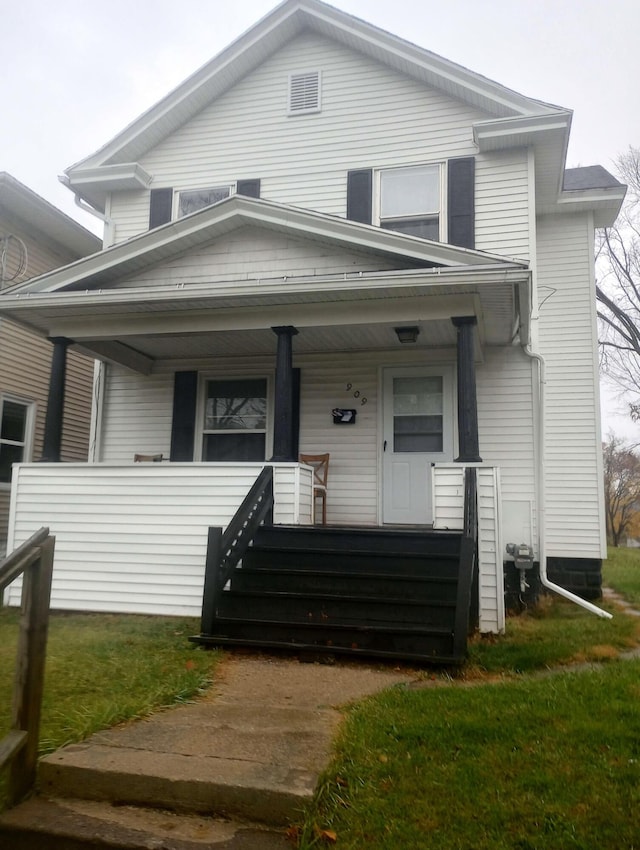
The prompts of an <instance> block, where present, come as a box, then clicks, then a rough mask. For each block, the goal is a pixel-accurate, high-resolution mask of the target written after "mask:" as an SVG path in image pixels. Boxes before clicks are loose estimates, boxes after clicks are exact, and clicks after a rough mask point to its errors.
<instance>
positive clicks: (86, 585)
mask: <svg viewBox="0 0 640 850" xmlns="http://www.w3.org/2000/svg"><path fill="white" fill-rule="evenodd" d="M272 465H273V467H274V522H275V523H279V524H292V525H304V524H309V523H310V522H311V510H312V505H311V493H312V482H311V474H312V471H311V470H310V469H309V468H308V467H304V466H301V465H300V464H298V463H278V464H272ZM263 466H264V464H261V463H243V464H233V463H220V464H209V463H195V464H194V463H191V464H189V463H136V464H134V463H131V464H127V465H112V464H75V463H74V464H19V465H17V466H15V467H14V471H13V483H12V490H11V508H10V516H9V550H11V549H12V548H15V547H16V546H18V545H19V544H20V543H22V542H23V541H24V540H27V539H28V538H29V536H30V535H31V534H32V533H33V531H34V530H35V529H37V528H39V527H40V526H42V525H46V526H48V527H50V528H51V531H52V533H54V534H55V535H56V567H55V570H54V576H53V586H52V591H51V607H52V608H55V609H68V610H85V611H109V612H131V613H144V614H175V615H188V616H199V615H200V612H201V606H202V590H203V583H204V566H205V557H206V548H207V532H208V528H209V526H212V525H217V526H222V527H223V528H224V527H226V526H227V524H228V523H229V522H230V520H231V518H232V517H233V515H234V513H235V512H236V510H237V508H238V506H239V505H240V504H241V502H242V500H243V499H244V497H245V496H246V494H247V493H248V492H249V489H250V488H251V485H252V484H253V482H254V481H255V480H256V478H257V476H258V474H259V473H260V470H261V469H262V468H263ZM19 599H20V587H19V583H16V584H14V585H12V586H11V587H10V588H9V589H8V590H7V593H6V596H5V602H6V604H9V605H17V604H19Z"/></svg>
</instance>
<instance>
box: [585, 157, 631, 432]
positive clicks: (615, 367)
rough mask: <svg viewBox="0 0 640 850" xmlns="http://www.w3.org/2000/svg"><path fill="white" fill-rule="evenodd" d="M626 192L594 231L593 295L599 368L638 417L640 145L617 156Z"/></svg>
mask: <svg viewBox="0 0 640 850" xmlns="http://www.w3.org/2000/svg"><path fill="white" fill-rule="evenodd" d="M616 167H617V171H618V176H619V177H620V179H621V180H622V181H623V182H624V183H626V184H627V186H628V190H627V196H626V198H625V201H624V204H623V207H622V211H621V213H620V215H619V216H618V219H617V221H616V223H615V225H614V226H613V227H610V228H608V229H606V230H601V231H599V232H598V237H597V254H596V269H597V273H598V281H597V284H596V296H597V299H598V316H599V319H600V344H601V364H602V368H603V371H604V372H605V373H606V374H607V375H608V376H609V377H610V378H611V379H612V380H613V381H614V382H615V383H616V384H617V385H618V386H619V387H620V389H621V390H622V391H625V392H628V393H630V398H631V404H630V413H631V415H632V417H633V418H635V419H636V420H637V419H638V418H640V148H634V147H629V150H628V151H627V152H626V153H623V154H621V155H620V156H619V157H618V159H617V160H616Z"/></svg>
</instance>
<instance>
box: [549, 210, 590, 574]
mask: <svg viewBox="0 0 640 850" xmlns="http://www.w3.org/2000/svg"><path fill="white" fill-rule="evenodd" d="M592 232H593V229H592V224H591V221H590V219H589V217H588V216H586V215H584V216H582V215H576V216H550V217H548V218H545V219H542V220H541V221H539V222H538V230H537V241H538V290H539V299H540V301H541V302H543V303H542V304H541V308H540V322H539V325H540V349H541V353H542V354H543V356H544V357H545V359H546V380H547V384H546V411H547V415H546V444H545V455H546V492H545V511H546V528H547V532H546V540H547V554H548V555H551V556H564V557H574V558H579V557H584V558H601V557H606V549H605V547H604V537H603V516H602V511H603V503H604V498H603V493H602V487H603V485H602V468H601V455H600V440H601V437H600V433H599V390H598V363H597V328H596V316H595V291H594V282H593V273H592V263H593V260H592V257H593V253H592V248H593V241H592V235H591V234H592Z"/></svg>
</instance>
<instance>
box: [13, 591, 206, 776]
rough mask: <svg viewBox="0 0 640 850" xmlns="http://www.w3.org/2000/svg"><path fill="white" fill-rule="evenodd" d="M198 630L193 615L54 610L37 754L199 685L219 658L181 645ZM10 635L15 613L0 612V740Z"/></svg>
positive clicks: (189, 692) (192, 691) (165, 702)
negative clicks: (189, 617)
mask: <svg viewBox="0 0 640 850" xmlns="http://www.w3.org/2000/svg"><path fill="white" fill-rule="evenodd" d="M198 630H199V623H198V621H197V620H195V619H186V618H176V617H144V616H136V615H113V614H68V615H64V614H55V613H54V614H53V615H52V616H51V621H50V626H49V640H48V645H47V661H46V674H45V690H44V700H43V705H42V723H41V729H40V751H41V753H42V754H44V753H47V752H51V751H52V750H55V749H57V748H58V747H60V746H62V745H63V744H67V743H70V742H73V741H80V740H82V739H83V738H85V737H86V736H87V735H90V734H91V733H92V732H95V731H97V730H98V729H104V728H106V727H108V726H112V725H114V724H115V723H120V722H122V721H124V720H130V719H131V718H134V717H141V716H143V715H145V714H149V713H150V712H152V711H154V710H155V709H157V708H159V707H161V706H166V705H171V704H173V703H175V702H180V701H183V700H186V699H188V698H189V697H192V696H194V695H195V694H197V693H198V692H199V691H201V690H202V689H203V688H205V687H206V686H207V685H208V684H209V683H210V682H211V681H212V677H213V672H214V668H215V662H216V659H217V658H218V655H217V653H215V652H205V651H203V650H201V649H198V648H196V647H195V646H194V645H193V644H191V643H189V642H188V640H187V638H188V636H189V635H192V634H195V633H197V632H198ZM17 637H18V613H17V611H16V610H15V609H11V608H5V609H0V737H2V736H3V735H4V734H5V733H6V731H7V730H8V729H9V725H10V722H11V695H12V690H13V675H14V671H15V657H16V647H17ZM0 792H1V786H0Z"/></svg>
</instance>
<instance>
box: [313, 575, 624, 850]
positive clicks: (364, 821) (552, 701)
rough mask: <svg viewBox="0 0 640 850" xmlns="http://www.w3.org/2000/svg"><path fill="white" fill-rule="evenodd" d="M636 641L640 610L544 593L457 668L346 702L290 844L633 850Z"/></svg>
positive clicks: (477, 643) (399, 849) (389, 849)
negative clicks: (590, 605) (609, 615)
mask: <svg viewBox="0 0 640 850" xmlns="http://www.w3.org/2000/svg"><path fill="white" fill-rule="evenodd" d="M639 563H640V561H639ZM611 610H614V609H611ZM638 643H640V618H638V617H633V616H630V615H628V614H625V613H623V612H622V611H620V610H615V613H614V618H613V620H603V619H600V618H598V617H595V616H594V615H593V614H589V613H588V612H586V611H584V610H583V609H581V608H579V607H577V606H575V605H573V604H571V603H567V602H565V601H564V600H561V599H558V598H550V599H548V600H546V601H545V602H544V604H542V605H541V606H540V608H539V609H538V610H536V611H531V612H529V613H528V614H526V615H524V616H521V617H517V618H512V619H510V620H509V621H508V626H507V634H506V635H505V636H501V637H497V638H492V639H488V638H479V639H477V640H474V641H473V642H472V644H471V647H470V660H469V663H468V665H466V666H465V667H464V668H463V669H462V670H461V671H460V672H459V673H457V674H455V675H451V674H448V675H447V674H431V675H425V676H424V679H423V680H422V681H418V683H417V686H416V687H415V688H407V687H397V688H393V689H391V690H389V691H386V692H384V693H382V694H380V695H377V696H375V697H372V698H370V699H368V700H365V701H363V702H361V703H358V704H356V705H355V706H353V707H351V708H350V709H349V710H347V712H346V719H345V724H344V726H343V728H342V732H341V736H340V739H339V741H338V744H337V750H336V756H335V759H334V761H333V763H332V765H331V767H330V768H329V770H328V771H327V773H326V776H325V778H324V781H323V783H322V785H321V787H320V789H319V792H318V794H317V796H316V801H315V804H314V806H313V808H312V810H311V811H310V812H309V815H308V818H307V820H306V823H305V826H304V828H303V829H302V831H301V842H300V847H301V848H302V850H310V849H311V848H319V847H321V846H323V845H326V843H327V841H328V840H331V843H332V844H333V845H334V846H336V847H337V848H339V850H356V848H358V850H359V848H363V847H369V846H373V847H376V848H377V850H405V848H407V847H411V848H416V850H442V849H443V848H446V850H619V848H621V847H625V848H627V850H633V848H636V850H638V848H640V822H638V820H637V818H636V817H635V814H633V813H634V812H635V811H637V809H638V806H639V805H640V734H639V732H640V660H630V661H621V660H618V658H619V653H620V651H622V650H625V649H630V648H631V647H636V646H637V645H638ZM586 661H591V662H608V663H599V664H592V665H589V666H587V667H586V668H585V667H583V666H581V667H571V666H570V665H575V664H576V663H579V662H586ZM550 667H554V668H555V669H554V671H553V672H552V671H549V670H547V669H546V668H550ZM563 667H564V669H563ZM524 674H528V675H524Z"/></svg>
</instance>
